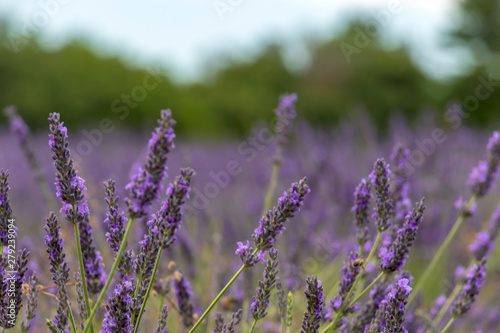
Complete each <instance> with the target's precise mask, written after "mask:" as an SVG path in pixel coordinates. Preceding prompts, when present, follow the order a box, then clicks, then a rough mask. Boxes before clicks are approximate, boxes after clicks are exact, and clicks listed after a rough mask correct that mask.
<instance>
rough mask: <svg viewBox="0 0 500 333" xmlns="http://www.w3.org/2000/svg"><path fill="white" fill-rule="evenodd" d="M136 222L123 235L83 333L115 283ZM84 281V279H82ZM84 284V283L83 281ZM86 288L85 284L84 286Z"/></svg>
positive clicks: (129, 225) (131, 222)
mask: <svg viewBox="0 0 500 333" xmlns="http://www.w3.org/2000/svg"><path fill="white" fill-rule="evenodd" d="M133 222H134V220H133V219H132V218H130V220H129V221H128V225H127V229H125V234H124V235H123V239H122V242H121V244H120V249H119V250H118V253H117V254H116V258H115V262H114V263H113V266H112V267H111V271H110V272H109V275H108V279H107V280H106V284H105V285H104V288H103V289H102V291H101V293H100V294H99V298H97V301H96V302H95V304H94V307H93V308H92V311H91V312H90V315H89V317H88V319H87V321H86V322H85V329H84V330H83V333H88V331H89V328H90V327H92V320H93V319H94V317H95V315H96V314H97V310H99V306H100V304H101V302H102V300H103V299H104V296H106V292H107V291H108V289H109V286H110V285H111V281H113V276H114V275H115V273H116V270H117V269H118V265H119V264H120V261H121V259H122V255H123V252H124V251H125V248H126V247H127V239H128V235H129V234H130V230H132V224H133ZM82 280H83V279H82ZM82 282H83V281H82ZM83 285H84V286H85V284H83Z"/></svg>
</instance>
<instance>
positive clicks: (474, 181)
mask: <svg viewBox="0 0 500 333" xmlns="http://www.w3.org/2000/svg"><path fill="white" fill-rule="evenodd" d="M486 149H487V150H488V159H487V160H486V161H480V162H479V163H478V165H477V166H476V167H475V168H474V169H472V172H471V174H470V175H469V180H468V184H469V186H470V187H471V191H472V193H473V194H474V195H476V196H477V197H482V196H484V195H486V194H488V192H489V191H490V190H491V188H492V186H493V183H494V182H495V180H496V179H497V177H498V166H499V164H500V133H499V132H493V135H492V136H491V138H490V140H489V142H488V145H487V147H486Z"/></svg>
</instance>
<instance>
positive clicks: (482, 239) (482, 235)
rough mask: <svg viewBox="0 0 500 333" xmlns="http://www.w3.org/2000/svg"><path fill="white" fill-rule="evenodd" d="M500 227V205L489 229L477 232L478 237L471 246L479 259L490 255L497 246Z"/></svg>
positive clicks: (472, 251)
mask: <svg viewBox="0 0 500 333" xmlns="http://www.w3.org/2000/svg"><path fill="white" fill-rule="evenodd" d="M499 228H500V206H499V207H498V208H497V209H496V211H495V213H494V214H493V216H492V218H491V220H490V223H489V225H488V229H487V230H485V231H480V232H478V233H477V234H476V239H475V240H474V242H472V243H471V245H470V246H469V251H470V252H471V253H472V254H473V256H474V258H476V260H477V261H481V259H483V258H486V257H488V255H489V254H490V252H491V251H492V250H493V249H494V248H495V244H496V239H497V236H498V231H499Z"/></svg>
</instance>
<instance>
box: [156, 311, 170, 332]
mask: <svg viewBox="0 0 500 333" xmlns="http://www.w3.org/2000/svg"><path fill="white" fill-rule="evenodd" d="M167 316H168V307H167V306H166V305H164V306H163V307H162V308H161V314H160V319H158V327H157V328H156V331H155V333H168V328H167Z"/></svg>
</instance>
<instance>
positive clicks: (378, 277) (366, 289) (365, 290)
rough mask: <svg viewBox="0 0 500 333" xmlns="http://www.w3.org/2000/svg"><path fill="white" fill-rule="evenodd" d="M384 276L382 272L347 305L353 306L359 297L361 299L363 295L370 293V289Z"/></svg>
mask: <svg viewBox="0 0 500 333" xmlns="http://www.w3.org/2000/svg"><path fill="white" fill-rule="evenodd" d="M384 275H385V272H383V271H382V272H380V274H379V275H378V276H377V277H376V278H375V280H373V281H372V283H370V285H369V286H368V287H366V288H365V289H363V291H362V292H360V293H359V295H358V296H356V298H355V299H354V300H353V301H352V302H351V303H350V304H349V305H352V304H355V303H356V302H357V301H359V299H360V298H361V297H363V295H364V294H366V293H367V292H368V291H370V289H372V287H373V286H374V285H375V283H377V282H378V280H380V279H381V278H382V277H383V276H384Z"/></svg>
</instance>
